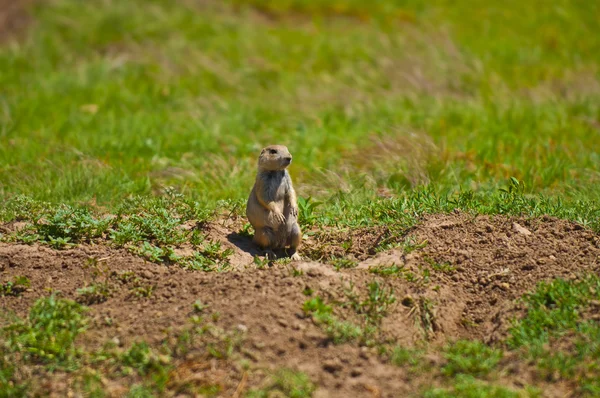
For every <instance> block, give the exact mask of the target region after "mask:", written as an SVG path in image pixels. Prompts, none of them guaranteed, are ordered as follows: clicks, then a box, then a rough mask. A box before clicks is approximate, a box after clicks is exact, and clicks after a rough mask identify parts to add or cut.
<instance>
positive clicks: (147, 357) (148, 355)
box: [119, 342, 170, 375]
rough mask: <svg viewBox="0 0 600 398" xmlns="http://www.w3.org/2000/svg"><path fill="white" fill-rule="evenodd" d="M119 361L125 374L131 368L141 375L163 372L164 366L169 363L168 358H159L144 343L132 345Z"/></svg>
mask: <svg viewBox="0 0 600 398" xmlns="http://www.w3.org/2000/svg"><path fill="white" fill-rule="evenodd" d="M119 359H120V362H121V364H122V366H123V367H124V372H125V373H129V372H130V371H129V370H128V368H131V369H134V370H136V371H137V372H138V373H139V374H141V375H147V374H149V373H152V372H157V371H160V372H165V371H166V369H165V366H167V365H168V364H169V363H170V358H168V357H164V356H159V355H158V354H156V353H155V352H154V351H153V350H152V349H150V347H149V346H148V344H146V343H144V342H138V343H133V344H132V346H131V348H129V350H127V351H125V352H124V353H123V354H121V356H120V358H119Z"/></svg>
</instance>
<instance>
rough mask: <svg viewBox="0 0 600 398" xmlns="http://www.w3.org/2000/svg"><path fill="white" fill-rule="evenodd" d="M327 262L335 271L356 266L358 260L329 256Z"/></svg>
mask: <svg viewBox="0 0 600 398" xmlns="http://www.w3.org/2000/svg"><path fill="white" fill-rule="evenodd" d="M329 262H330V263H331V264H332V265H333V266H334V267H335V269H336V270H337V271H339V270H340V269H350V268H356V266H357V265H358V262H356V261H355V260H352V259H349V258H343V257H342V258H340V257H334V258H331V259H330V260H329Z"/></svg>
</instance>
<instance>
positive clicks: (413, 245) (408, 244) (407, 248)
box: [403, 237, 429, 254]
mask: <svg viewBox="0 0 600 398" xmlns="http://www.w3.org/2000/svg"><path fill="white" fill-rule="evenodd" d="M428 244H429V242H428V241H426V240H424V241H422V242H420V243H417V242H415V241H414V238H412V237H408V238H406V240H405V241H404V243H403V247H404V253H406V254H408V253H411V252H413V251H415V250H418V249H422V248H424V247H426V246H427V245H428Z"/></svg>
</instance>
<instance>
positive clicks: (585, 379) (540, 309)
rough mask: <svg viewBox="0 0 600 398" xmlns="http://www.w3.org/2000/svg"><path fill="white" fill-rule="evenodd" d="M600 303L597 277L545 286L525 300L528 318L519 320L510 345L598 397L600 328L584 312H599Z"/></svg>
mask: <svg viewBox="0 0 600 398" xmlns="http://www.w3.org/2000/svg"><path fill="white" fill-rule="evenodd" d="M599 300H600V277H598V276H597V275H595V274H590V275H586V276H583V277H581V278H580V279H579V280H574V281H566V280H563V279H555V280H553V281H551V282H542V283H540V284H539V285H538V286H537V288H536V290H535V291H534V292H533V293H530V294H527V295H525V296H524V297H523V299H522V301H523V305H524V306H525V309H526V314H525V316H524V317H523V318H521V319H517V320H515V321H514V323H513V326H512V327H511V329H510V330H509V337H508V339H507V343H508V346H509V347H511V348H513V349H514V348H519V349H521V350H524V352H525V355H526V356H527V358H528V359H530V360H531V361H533V362H534V363H536V364H537V367H538V369H539V371H540V373H541V374H542V375H543V376H544V377H546V378H550V379H556V376H558V378H559V379H564V380H570V381H573V382H576V384H577V388H578V391H579V392H580V393H582V394H591V395H593V394H594V393H597V392H598V391H600V383H599V382H598V380H600V368H599V367H598V365H597V364H598V363H599V362H600V348H599V345H598V343H597V341H598V338H600V325H598V323H597V322H596V321H594V320H593V319H589V318H588V317H587V316H586V315H585V314H586V313H588V312H594V311H595V310H596V308H597V303H598V302H599ZM563 342H564V343H567V344H563ZM565 347H572V348H571V349H568V348H567V349H566V348H565Z"/></svg>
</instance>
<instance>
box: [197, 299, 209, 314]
mask: <svg viewBox="0 0 600 398" xmlns="http://www.w3.org/2000/svg"><path fill="white" fill-rule="evenodd" d="M193 307H194V311H195V312H200V313H201V312H204V310H205V309H207V308H208V307H209V305H208V304H204V303H203V302H202V301H200V299H198V300H196V301H194V305H193Z"/></svg>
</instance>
